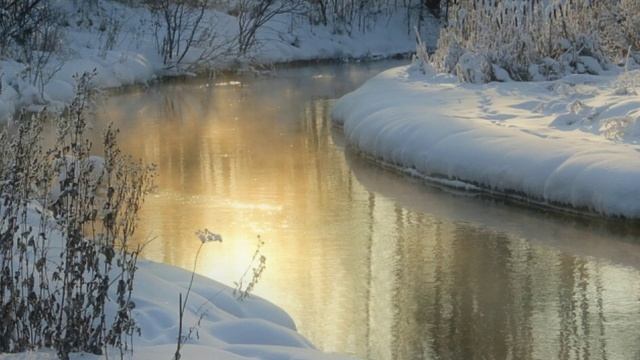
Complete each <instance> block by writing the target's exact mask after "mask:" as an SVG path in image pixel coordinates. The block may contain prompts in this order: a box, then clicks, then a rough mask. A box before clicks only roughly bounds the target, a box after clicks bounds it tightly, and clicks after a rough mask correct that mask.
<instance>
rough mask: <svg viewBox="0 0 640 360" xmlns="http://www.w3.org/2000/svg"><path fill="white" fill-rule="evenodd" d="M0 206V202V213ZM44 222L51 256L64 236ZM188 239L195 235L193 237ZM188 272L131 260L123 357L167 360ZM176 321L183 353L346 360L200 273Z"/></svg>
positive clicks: (31, 219)
mask: <svg viewBox="0 0 640 360" xmlns="http://www.w3.org/2000/svg"><path fill="white" fill-rule="evenodd" d="M27 209H28V210H27V213H26V218H27V219H28V220H27V221H28V223H29V224H30V225H31V226H32V227H33V228H38V227H39V221H40V219H41V211H42V208H41V207H40V206H39V205H38V204H37V203H35V202H34V203H32V205H30V206H29V207H28V208H27ZM3 210H4V209H2V208H1V207H0V213H1V212H2V211H3ZM49 226H50V229H49V230H48V237H47V241H48V242H47V249H48V250H47V251H48V252H49V253H51V254H53V253H56V252H57V251H59V249H62V248H64V246H65V241H64V238H63V235H62V232H61V231H60V229H59V228H58V225H56V224H55V223H54V222H51V223H50V225H49ZM193 241H198V240H197V239H196V237H195V235H194V239H193ZM31 255H32V254H30V255H29V256H31ZM52 257H53V255H52ZM49 271H50V272H51V271H55V270H54V269H51V268H50V269H49ZM118 276H119V274H118V272H117V271H114V272H113V273H112V274H111V278H113V279H117V277H118ZM191 276H192V274H191V272H189V271H185V270H182V269H179V268H176V267H173V266H169V265H164V264H160V263H155V262H151V261H147V260H138V262H137V271H136V272H135V278H136V279H135V286H134V289H133V293H132V298H131V301H132V302H131V303H132V304H135V307H134V308H133V310H132V313H133V317H134V319H135V322H136V326H137V327H138V328H139V329H140V333H139V336H138V335H137V334H136V335H134V336H133V337H132V338H131V341H132V343H131V344H132V345H133V352H132V353H131V352H126V353H125V357H124V358H126V359H130V358H131V359H143V360H146V359H149V360H151V359H173V354H174V353H175V352H176V343H177V337H178V329H179V326H180V321H179V295H180V294H182V295H183V299H184V298H185V297H184V295H185V294H186V293H187V289H188V288H189V286H190V281H191ZM52 284H53V283H52ZM52 286H53V285H52ZM115 292H116V289H115V286H112V287H111V288H110V290H109V296H110V298H112V299H115V298H116V296H117V295H116V294H115ZM117 310H118V309H117V304H115V301H111V302H108V303H107V310H106V316H107V318H109V319H112V318H115V317H116V313H117ZM182 325H183V329H184V332H183V336H185V337H186V339H185V340H184V342H183V344H182V349H181V357H182V359H217V360H242V359H264V360H271V359H273V360H275V359H282V360H287V359H298V360H320V359H351V358H350V357H347V356H345V355H339V354H329V353H324V352H322V351H320V350H318V349H316V348H315V347H314V346H313V345H312V344H311V342H309V341H308V340H307V339H306V338H304V337H303V336H302V335H300V334H299V333H298V332H297V330H296V326H295V323H294V321H293V319H291V317H290V316H289V315H288V314H287V313H286V312H285V311H284V310H282V309H280V308H279V307H277V306H276V305H273V304H272V303H270V302H268V301H266V300H263V299H261V298H259V297H257V296H254V295H250V296H248V297H246V298H244V299H242V300H239V299H238V298H237V295H236V294H234V291H233V289H231V288H230V287H228V286H226V285H223V284H221V283H218V282H216V281H214V280H212V279H209V278H206V277H203V276H199V275H195V277H194V280H193V284H192V287H191V291H190V293H189V297H188V302H187V306H186V308H185V312H184V318H183V322H182ZM187 334H190V335H187ZM107 352H108V357H106V356H105V355H92V354H86V353H72V354H71V356H70V358H71V359H96V360H97V359H105V358H120V352H119V350H118V349H117V348H107ZM57 358H58V356H57V355H56V352H55V350H52V349H40V350H35V351H30V352H23V353H16V354H3V353H0V359H7V360H48V359H57Z"/></svg>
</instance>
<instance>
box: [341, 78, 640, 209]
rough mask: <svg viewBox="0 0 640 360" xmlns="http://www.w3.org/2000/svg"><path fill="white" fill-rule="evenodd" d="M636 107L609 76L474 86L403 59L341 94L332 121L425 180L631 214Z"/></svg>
mask: <svg viewBox="0 0 640 360" xmlns="http://www.w3.org/2000/svg"><path fill="white" fill-rule="evenodd" d="M633 75H634V74H623V75H621V76H623V77H631V76H633ZM636 76H637V75H636ZM639 111H640V97H639V96H638V95H636V94H635V92H634V91H633V89H628V88H626V85H625V84H621V82H620V80H619V78H618V77H617V76H615V75H608V76H590V75H573V76H568V77H565V78H563V79H560V80H557V81H547V82H518V83H515V82H507V83H489V84H483V85H474V84H461V83H459V82H458V81H457V79H456V78H455V77H453V76H450V75H443V74H435V73H428V74H426V75H425V74H423V73H422V72H421V71H419V70H418V69H417V67H415V66H410V67H402V68H396V69H392V70H389V71H386V72H384V73H382V74H380V75H379V76H377V77H375V78H374V79H372V80H370V81H368V82H367V83H366V84H365V85H363V86H362V87H361V88H360V89H358V90H356V91H354V92H353V93H351V94H348V95H346V96H345V97H343V98H342V99H341V100H339V101H338V103H337V104H336V106H335V109H334V112H333V118H334V121H335V122H336V123H338V124H342V125H343V126H344V132H345V135H346V138H347V142H348V143H349V144H350V145H351V146H353V147H355V148H356V149H357V150H359V151H361V152H363V153H365V154H366V155H367V156H371V157H373V158H375V159H376V160H378V161H382V162H384V163H386V164H388V165H393V166H398V167H400V168H402V169H404V170H406V171H410V172H413V173H414V174H415V175H417V176H422V177H425V178H427V179H429V180H431V181H437V182H440V183H445V184H447V185H450V186H456V187H464V188H467V189H473V190H477V191H489V192H493V193H496V194H499V195H501V196H507V197H511V198H515V199H518V200H524V201H531V202H535V203H537V204H541V205H545V206H550V207H558V206H560V207H565V208H572V209H578V210H582V211H589V212H594V213H598V214H602V215H608V216H624V217H630V218H638V217H640V156H639V155H640V154H639V151H640V147H639V146H638V145H636V144H637V143H638V140H640V131H638V130H637V129H638V126H640V123H638V121H639V120H638V119H640V118H639V115H640V113H639Z"/></svg>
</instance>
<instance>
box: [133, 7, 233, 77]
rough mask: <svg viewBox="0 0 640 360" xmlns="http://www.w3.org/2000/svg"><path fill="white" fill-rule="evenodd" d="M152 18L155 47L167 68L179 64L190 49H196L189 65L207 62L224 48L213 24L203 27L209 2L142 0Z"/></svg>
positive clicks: (208, 23)
mask: <svg viewBox="0 0 640 360" xmlns="http://www.w3.org/2000/svg"><path fill="white" fill-rule="evenodd" d="M144 3H145V5H146V6H147V7H148V8H149V9H150V10H151V11H152V12H153V14H154V15H155V17H156V23H155V25H156V45H157V48H158V52H159V53H160V55H162V59H163V62H164V65H165V66H167V67H168V68H173V67H178V66H180V65H181V64H182V62H183V60H184V59H185V57H186V56H187V54H188V53H189V51H190V50H193V48H194V47H195V46H199V47H200V52H199V53H198V54H197V56H196V60H195V61H191V62H190V63H191V65H197V64H198V63H200V62H204V61H210V60H211V59H212V58H214V57H215V56H216V55H218V54H219V53H220V52H222V51H221V49H223V48H224V47H225V45H226V44H225V42H222V41H218V37H217V36H216V33H215V29H214V26H215V24H214V23H211V22H207V23H206V24H205V21H204V20H205V15H206V11H207V9H208V7H209V0H145V2H144Z"/></svg>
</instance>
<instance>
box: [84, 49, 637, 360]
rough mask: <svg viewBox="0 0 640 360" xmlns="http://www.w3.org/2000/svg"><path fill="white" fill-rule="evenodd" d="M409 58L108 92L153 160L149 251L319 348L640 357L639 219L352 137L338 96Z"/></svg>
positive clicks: (398, 355) (129, 133)
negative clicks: (215, 239)
mask: <svg viewBox="0 0 640 360" xmlns="http://www.w3.org/2000/svg"><path fill="white" fill-rule="evenodd" d="M402 64H403V62H399V61H385V62H376V63H362V64H332V65H314V66H306V67H298V68H292V69H285V70H278V71H277V72H276V73H275V74H274V76H273V77H260V78H254V77H251V76H240V77H232V78H228V79H227V78H220V79H215V80H210V81H209V80H203V79H197V80H192V81H187V82H177V83H168V84H162V85H157V86H153V87H151V88H149V89H147V90H144V91H142V90H140V91H132V92H126V93H123V94H119V95H114V96H111V97H109V98H108V99H106V100H104V101H103V102H102V103H101V104H100V107H99V109H98V111H97V119H98V121H97V124H96V126H95V131H96V134H98V133H99V131H100V129H101V128H103V127H104V125H105V124H106V123H108V122H110V121H113V122H114V123H115V124H116V126H117V127H119V128H120V129H121V134H120V140H121V143H122V145H123V148H124V150H125V151H126V152H127V153H129V154H131V155H132V156H133V157H141V158H143V159H144V160H145V161H148V162H153V163H156V164H157V165H158V170H159V172H158V175H159V176H158V181H157V185H158V190H157V192H156V193H155V194H153V195H151V196H149V198H148V199H147V201H146V203H145V206H144V209H143V211H142V219H141V224H140V227H139V230H138V234H137V236H138V241H140V242H145V241H147V240H148V239H151V238H154V240H153V241H152V242H151V243H150V244H149V245H148V246H147V248H146V249H145V252H144V256H145V257H146V258H148V259H151V260H155V261H159V262H163V263H168V264H172V265H176V266H180V267H183V268H187V269H190V268H191V266H192V265H193V260H194V256H195V252H196V250H197V247H198V245H199V243H198V241H197V239H196V237H195V235H194V233H195V231H196V230H198V229H202V228H205V227H206V228H209V229H211V230H213V231H215V232H217V233H220V234H221V235H222V236H223V238H224V242H223V243H222V244H210V245H212V246H207V247H206V248H205V249H204V251H203V253H202V255H201V257H200V261H199V263H198V266H197V271H198V272H199V273H201V274H204V275H206V276H210V277H212V278H214V279H217V280H220V281H222V282H224V283H227V284H229V285H232V286H233V282H234V281H237V280H238V279H239V277H240V276H241V275H242V274H243V273H244V272H245V270H246V268H247V265H248V264H249V261H250V258H251V256H252V254H253V252H254V250H255V246H256V243H257V236H258V235H260V236H261V238H262V239H263V240H265V242H266V245H265V247H264V249H263V251H264V254H265V255H266V257H267V270H266V272H265V274H264V277H263V278H262V280H261V282H260V284H259V285H258V287H257V289H256V294H258V295H260V296H264V297H266V298H267V299H269V300H270V301H272V302H274V303H276V304H277V305H279V306H281V307H282V308H284V309H285V310H286V311H287V312H288V313H289V314H291V315H292V317H293V318H294V320H295V321H296V323H297V325H298V328H299V330H300V332H301V333H302V334H303V335H305V336H307V337H308V338H309V339H310V340H311V341H312V342H313V343H314V344H315V345H316V346H318V347H319V348H321V349H324V350H326V351H336V352H342V353H350V354H354V355H357V356H359V357H360V358H364V359H472V358H480V359H482V358H484V359H502V358H510V359H635V358H639V357H640V271H639V268H640V243H639V242H638V241H637V239H638V236H637V235H638V229H634V228H633V227H628V226H626V225H624V224H618V223H614V222H607V221H600V220H595V219H594V220H592V219H579V218H574V217H570V216H564V215H558V214H551V213H545V212H542V211H538V210H531V209H527V208H524V207H521V206H514V205H508V204H502V203H500V202H498V201H495V200H490V199H484V198H481V197H477V196H471V195H469V194H454V193H451V192H448V191H443V190H442V189H438V188H435V187H431V186H428V185H425V184H422V183H421V182H419V181H418V180H416V179H411V178H407V177H404V176H400V175H398V174H395V173H392V172H389V171H387V170H384V169H381V168H379V167H378V166H376V165H374V164H371V163H369V162H368V161H366V160H364V159H362V158H360V157H359V156H358V155H357V154H354V153H353V152H352V151H351V150H349V149H346V150H345V147H344V139H343V138H342V131H341V129H335V128H333V127H332V125H331V122H330V111H331V106H332V103H333V100H332V99H336V98H338V97H340V96H342V95H344V94H345V93H347V92H348V91H351V90H353V89H355V88H356V87H357V86H358V85H359V84H361V83H362V82H364V81H365V80H367V79H368V78H370V77H372V76H374V75H375V74H377V73H378V72H380V71H382V70H384V69H386V68H388V67H391V66H398V65H402Z"/></svg>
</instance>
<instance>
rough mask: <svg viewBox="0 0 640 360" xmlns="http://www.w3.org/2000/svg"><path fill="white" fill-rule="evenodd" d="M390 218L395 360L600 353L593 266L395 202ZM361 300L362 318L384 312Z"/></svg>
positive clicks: (599, 303)
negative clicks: (393, 224) (394, 238)
mask: <svg viewBox="0 0 640 360" xmlns="http://www.w3.org/2000/svg"><path fill="white" fill-rule="evenodd" d="M395 217H396V219H395V220H396V231H397V234H398V235H397V236H398V239H397V241H396V242H395V249H394V253H395V256H396V257H397V258H396V261H395V263H394V264H395V266H396V267H395V268H394V269H390V270H389V271H390V272H392V273H393V274H394V276H395V285H394V294H393V314H394V317H393V319H392V324H388V325H387V326H388V327H389V331H391V332H392V334H393V342H392V344H390V345H391V346H392V348H391V349H390V351H391V354H392V357H393V358H394V359H420V358H424V359H431V358H435V359H501V358H504V359H507V358H512V359H534V358H540V357H541V356H542V358H560V359H590V358H595V359H606V358H607V350H606V342H605V340H604V339H605V335H606V334H605V326H606V324H605V316H604V309H603V289H602V284H601V279H600V274H599V270H598V267H595V268H594V267H593V265H592V264H590V263H588V262H587V261H586V260H582V259H579V258H575V257H572V256H569V255H564V254H560V255H558V254H554V253H553V252H551V251H549V250H544V249H542V250H541V249H535V248H532V247H531V245H530V244H529V243H527V242H526V241H519V240H514V239H509V238H507V237H506V236H504V235H502V234H499V233H494V232H491V231H488V230H482V229H477V228H473V227H471V226H467V225H463V224H447V223H441V222H439V221H437V220H433V219H430V218H429V217H428V216H425V215H421V214H416V213H412V212H409V211H407V210H404V209H402V208H399V207H396V209H395ZM372 231H375V228H373V229H372ZM389 245H390V246H391V245H393V242H389ZM372 258H373V259H374V260H375V258H376V256H373V257H372ZM556 262H557V264H556ZM373 267H375V266H373ZM374 275H375V274H374ZM372 281H376V279H375V276H374V278H373V279H372ZM554 288H555V289H558V290H557V293H554V292H553V290H552V289H554ZM375 296H376V294H370V295H369V297H370V299H371V298H373V297H375ZM369 301H370V310H369V313H370V317H371V314H375V313H376V312H381V311H384V309H382V308H379V306H380V303H371V300H369ZM376 306H378V308H376ZM370 321H371V319H370ZM554 322H557V327H556V326H555V325H554ZM380 325H381V324H378V323H375V324H369V327H371V326H380ZM379 340H380V339H369V342H370V344H371V343H373V344H376V342H378V341H379ZM376 345H378V344H376ZM374 355H376V354H374ZM373 358H375V356H374V357H373Z"/></svg>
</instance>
